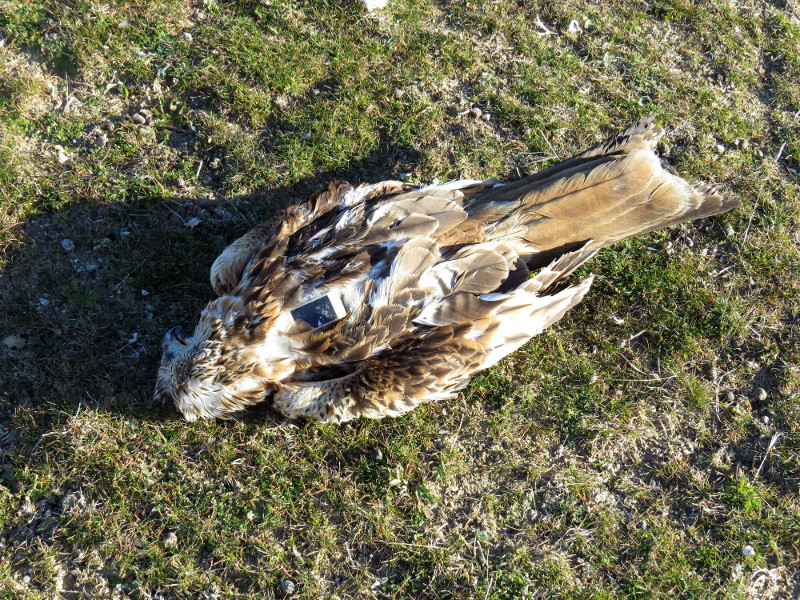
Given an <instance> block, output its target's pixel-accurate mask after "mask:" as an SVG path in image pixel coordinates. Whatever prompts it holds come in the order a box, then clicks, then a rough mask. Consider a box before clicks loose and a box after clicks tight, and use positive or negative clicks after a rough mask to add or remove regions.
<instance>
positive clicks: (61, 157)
mask: <svg viewBox="0 0 800 600" xmlns="http://www.w3.org/2000/svg"><path fill="white" fill-rule="evenodd" d="M68 160H69V155H68V154H67V153H66V152H64V150H59V151H58V164H60V165H63V164H64V163H65V162H67V161H68Z"/></svg>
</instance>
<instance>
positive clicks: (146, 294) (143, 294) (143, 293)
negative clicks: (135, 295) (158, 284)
mask: <svg viewBox="0 0 800 600" xmlns="http://www.w3.org/2000/svg"><path fill="white" fill-rule="evenodd" d="M149 295H150V292H148V291H147V290H142V296H149Z"/></svg>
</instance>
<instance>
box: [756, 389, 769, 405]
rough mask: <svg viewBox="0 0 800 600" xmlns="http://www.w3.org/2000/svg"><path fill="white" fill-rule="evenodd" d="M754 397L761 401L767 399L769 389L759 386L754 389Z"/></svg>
mask: <svg viewBox="0 0 800 600" xmlns="http://www.w3.org/2000/svg"><path fill="white" fill-rule="evenodd" d="M753 398H755V399H756V400H758V401H759V402H763V401H764V400H766V399H767V390H765V389H764V388H761V387H757V388H756V389H754V390H753Z"/></svg>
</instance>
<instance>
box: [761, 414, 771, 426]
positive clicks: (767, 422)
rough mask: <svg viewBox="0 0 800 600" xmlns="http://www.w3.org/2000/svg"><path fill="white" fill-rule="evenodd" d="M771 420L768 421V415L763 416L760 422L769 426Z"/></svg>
mask: <svg viewBox="0 0 800 600" xmlns="http://www.w3.org/2000/svg"><path fill="white" fill-rule="evenodd" d="M771 420H772V419H770V418H769V415H764V416H763V417H761V422H762V423H763V424H764V425H769V422H770V421H771Z"/></svg>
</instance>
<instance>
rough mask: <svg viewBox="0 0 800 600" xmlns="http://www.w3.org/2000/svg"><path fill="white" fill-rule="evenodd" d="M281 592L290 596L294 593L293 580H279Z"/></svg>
mask: <svg viewBox="0 0 800 600" xmlns="http://www.w3.org/2000/svg"><path fill="white" fill-rule="evenodd" d="M281 593H282V594H283V595H284V596H291V595H292V594H294V582H293V581H290V580H289V579H286V580H285V581H282V582H281Z"/></svg>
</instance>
